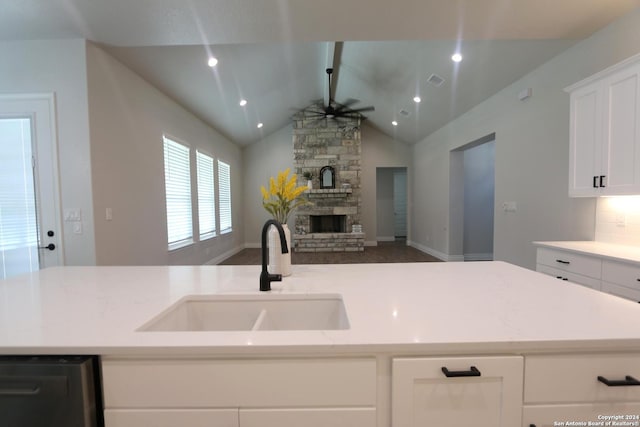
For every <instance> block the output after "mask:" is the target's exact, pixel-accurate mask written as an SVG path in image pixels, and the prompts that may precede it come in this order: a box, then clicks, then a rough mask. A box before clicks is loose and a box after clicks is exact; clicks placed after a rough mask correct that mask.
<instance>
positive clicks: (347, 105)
mask: <svg viewBox="0 0 640 427" xmlns="http://www.w3.org/2000/svg"><path fill="white" fill-rule="evenodd" d="M358 102H360V100H358V99H355V98H348V99H347V100H346V101H345V102H342V103H339V104H338V106H337V107H336V111H342V110H348V109H350V107H351V106H352V105H354V104H357V103H358Z"/></svg>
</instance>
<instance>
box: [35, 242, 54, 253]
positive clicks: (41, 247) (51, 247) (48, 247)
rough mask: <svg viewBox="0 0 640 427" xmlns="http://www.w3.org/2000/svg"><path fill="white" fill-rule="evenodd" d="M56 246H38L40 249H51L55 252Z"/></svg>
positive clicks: (51, 244) (50, 244)
mask: <svg viewBox="0 0 640 427" xmlns="http://www.w3.org/2000/svg"><path fill="white" fill-rule="evenodd" d="M55 248H56V245H54V244H53V243H49V244H48V245H47V246H38V249H49V250H50V251H52V250H54V249H55Z"/></svg>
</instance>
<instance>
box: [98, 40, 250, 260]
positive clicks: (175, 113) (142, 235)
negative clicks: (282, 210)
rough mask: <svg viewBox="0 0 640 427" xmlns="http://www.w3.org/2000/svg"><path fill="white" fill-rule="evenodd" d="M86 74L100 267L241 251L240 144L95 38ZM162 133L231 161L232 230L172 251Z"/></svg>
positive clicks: (197, 257) (242, 232) (195, 257)
mask: <svg viewBox="0 0 640 427" xmlns="http://www.w3.org/2000/svg"><path fill="white" fill-rule="evenodd" d="M87 72H88V94H89V122H90V128H91V159H92V168H93V201H94V209H95V230H96V231H95V232H96V262H97V264H98V265H164V264H192V265H197V264H204V263H207V262H210V261H211V260H215V259H217V258H220V257H224V256H225V255H229V254H232V253H234V252H236V251H237V250H239V249H241V248H242V246H243V243H244V226H243V215H242V212H243V202H244V201H243V197H242V189H243V174H242V153H241V150H240V148H239V147H238V146H237V145H235V144H234V143H232V142H231V141H229V140H227V139H226V138H224V137H223V136H222V135H220V134H219V133H218V132H217V131H215V130H214V129H213V128H211V127H210V126H208V125H206V124H205V123H204V122H202V121H201V120H199V119H198V118H196V117H195V116H194V115H193V114H191V113H190V112H188V111H187V110H185V109H184V108H183V107H181V106H180V105H178V104H177V103H175V102H174V101H173V100H171V99H170V98H168V97H167V96H166V95H164V94H163V93H161V92H159V91H158V90H157V89H155V88H154V87H153V86H151V85H150V84H148V83H147V82H146V81H144V80H143V79H142V78H141V77H139V76H138V75H137V74H135V73H133V72H132V71H131V70H129V69H128V68H126V67H125V66H124V65H122V64H121V63H120V62H118V61H117V60H115V59H114V58H113V57H111V56H110V55H109V54H107V53H105V52H104V51H103V50H101V49H100V48H98V47H97V46H95V45H93V44H91V43H89V44H87ZM163 134H167V135H170V136H172V137H174V138H177V139H178V140H180V141H183V142H186V143H188V144H189V145H190V146H191V147H192V148H194V149H201V150H203V151H205V152H208V153H210V154H211V155H213V156H214V157H215V158H219V159H221V160H223V161H225V162H227V163H229V164H230V166H231V174H232V177H231V178H232V189H231V200H232V211H233V218H232V220H233V232H232V233H229V234H225V235H222V236H217V237H215V238H213V239H209V240H205V241H203V242H199V243H196V244H194V245H191V246H189V247H186V248H182V249H178V250H175V251H171V252H169V251H168V249H167V229H166V210H165V196H164V157H163V140H162V136H163ZM107 207H109V208H111V209H112V212H113V220H111V221H107V220H106V219H105V209H106V208H107Z"/></svg>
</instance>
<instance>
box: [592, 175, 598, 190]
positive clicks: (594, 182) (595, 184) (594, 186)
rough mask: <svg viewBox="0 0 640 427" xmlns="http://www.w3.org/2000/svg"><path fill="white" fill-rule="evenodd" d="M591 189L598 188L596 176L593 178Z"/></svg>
mask: <svg viewBox="0 0 640 427" xmlns="http://www.w3.org/2000/svg"><path fill="white" fill-rule="evenodd" d="M593 188H598V177H597V176H594V177H593Z"/></svg>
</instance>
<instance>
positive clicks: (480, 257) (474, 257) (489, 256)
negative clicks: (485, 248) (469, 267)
mask: <svg viewBox="0 0 640 427" xmlns="http://www.w3.org/2000/svg"><path fill="white" fill-rule="evenodd" d="M464 260H465V261H493V253H483V254H464Z"/></svg>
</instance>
